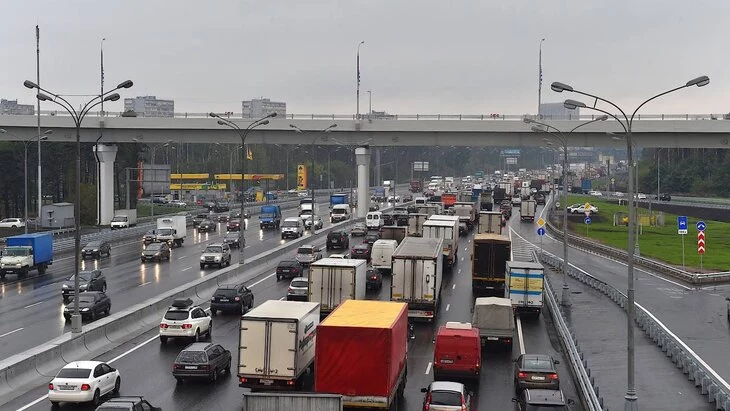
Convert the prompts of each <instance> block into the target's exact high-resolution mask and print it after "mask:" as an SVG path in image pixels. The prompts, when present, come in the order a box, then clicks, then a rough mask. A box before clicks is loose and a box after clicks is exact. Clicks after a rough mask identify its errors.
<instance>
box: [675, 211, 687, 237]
mask: <svg viewBox="0 0 730 411" xmlns="http://www.w3.org/2000/svg"><path fill="white" fill-rule="evenodd" d="M677 233H678V234H679V235H685V234H687V216H686V215H680V216H677Z"/></svg>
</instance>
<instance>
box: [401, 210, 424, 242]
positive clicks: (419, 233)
mask: <svg viewBox="0 0 730 411" xmlns="http://www.w3.org/2000/svg"><path fill="white" fill-rule="evenodd" d="M426 220H428V214H419V213H412V214H408V229H407V232H406V234H407V235H408V236H409V237H423V223H425V222H426Z"/></svg>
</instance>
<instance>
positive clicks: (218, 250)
mask: <svg viewBox="0 0 730 411" xmlns="http://www.w3.org/2000/svg"><path fill="white" fill-rule="evenodd" d="M203 252H204V253H222V252H223V248H221V247H206V248H205V251H203Z"/></svg>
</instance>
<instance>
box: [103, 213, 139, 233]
mask: <svg viewBox="0 0 730 411" xmlns="http://www.w3.org/2000/svg"><path fill="white" fill-rule="evenodd" d="M135 225H137V209H136V208H135V209H130V210H117V211H115V212H114V217H113V218H112V221H111V223H109V226H110V227H111V229H112V230H115V229H117V228H129V227H132V226H135Z"/></svg>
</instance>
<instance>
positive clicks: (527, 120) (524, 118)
mask: <svg viewBox="0 0 730 411" xmlns="http://www.w3.org/2000/svg"><path fill="white" fill-rule="evenodd" d="M522 122H523V123H525V124H530V123H534V122H535V120H533V119H531V118H529V117H522Z"/></svg>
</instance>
